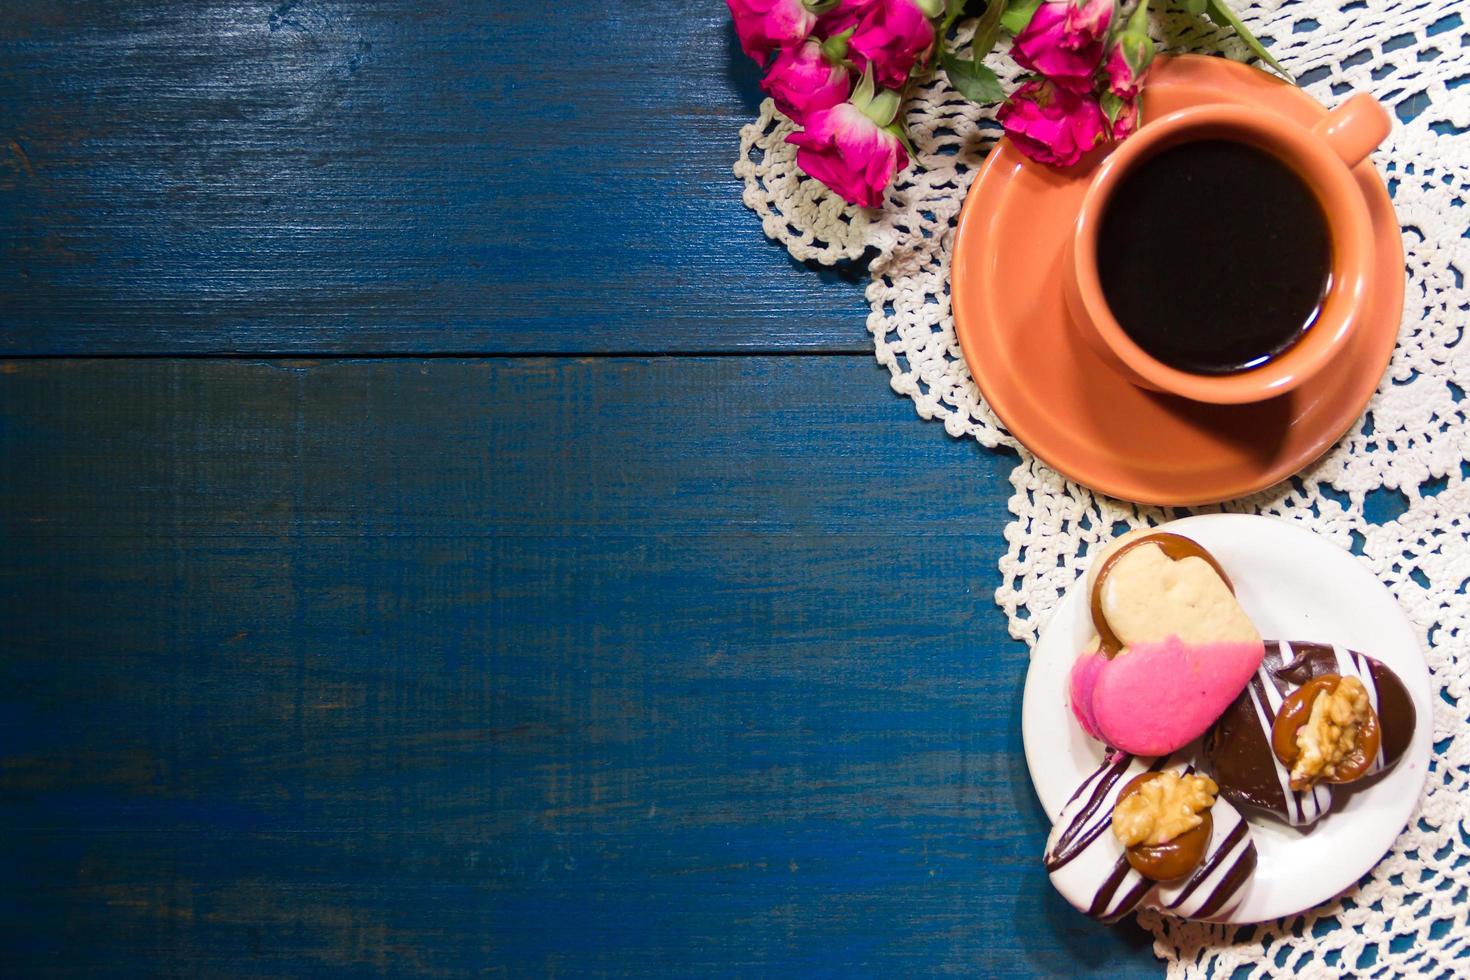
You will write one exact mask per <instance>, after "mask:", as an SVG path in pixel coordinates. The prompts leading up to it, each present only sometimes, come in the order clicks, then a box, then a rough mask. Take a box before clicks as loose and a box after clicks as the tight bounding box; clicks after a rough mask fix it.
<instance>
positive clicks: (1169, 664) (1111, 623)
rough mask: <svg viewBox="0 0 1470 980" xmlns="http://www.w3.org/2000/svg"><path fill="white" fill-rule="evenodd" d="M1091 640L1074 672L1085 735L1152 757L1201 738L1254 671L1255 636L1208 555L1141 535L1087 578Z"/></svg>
mask: <svg viewBox="0 0 1470 980" xmlns="http://www.w3.org/2000/svg"><path fill="white" fill-rule="evenodd" d="M1088 585H1089V593H1090V597H1091V603H1092V620H1093V624H1094V626H1095V627H1096V628H1097V632H1098V635H1097V637H1096V638H1095V639H1094V641H1093V643H1092V645H1091V646H1090V647H1089V649H1088V650H1086V651H1084V652H1083V654H1082V655H1081V656H1080V657H1079V658H1078V659H1077V662H1076V663H1075V664H1074V665H1073V667H1072V677H1071V684H1070V688H1071V702H1072V713H1073V714H1074V715H1075V716H1076V718H1077V723H1078V724H1079V725H1081V726H1082V730H1083V731H1085V732H1087V734H1088V735H1090V736H1092V737H1093V738H1096V739H1098V740H1100V741H1103V742H1106V743H1107V744H1109V745H1111V746H1113V747H1115V748H1118V749H1121V750H1123V751H1124V752H1128V753H1130V754H1133V755H1142V756H1159V755H1167V754H1169V753H1170V752H1174V751H1177V750H1178V749H1180V748H1183V747H1184V746H1185V745H1187V744H1188V743H1189V742H1192V741H1193V740H1194V739H1196V738H1198V737H1199V736H1200V735H1202V734H1204V732H1205V730H1206V729H1208V728H1209V727H1210V725H1211V724H1213V723H1214V721H1215V719H1216V718H1218V717H1220V714H1221V713H1222V712H1223V711H1224V710H1225V709H1226V708H1227V707H1228V706H1229V705H1230V703H1231V702H1232V701H1234V700H1235V698H1236V696H1237V695H1239V694H1240V692H1241V690H1242V689H1243V688H1244V687H1245V685H1246V683H1247V682H1248V681H1249V680H1250V679H1251V677H1252V676H1253V675H1254V674H1255V672H1256V668H1257V667H1259V666H1260V664H1261V657H1262V655H1263V654H1264V650H1265V648H1264V646H1263V644H1262V642H1261V637H1260V634H1259V633H1257V632H1256V628H1255V627H1254V626H1253V625H1252V624H1251V622H1250V620H1249V619H1248V618H1247V617H1246V615H1245V612H1244V610H1242V609H1241V608H1240V604H1239V603H1238V602H1236V601H1235V596H1234V594H1233V593H1232V591H1231V588H1230V583H1229V580H1228V579H1227V578H1226V577H1225V574H1224V572H1223V571H1222V570H1221V569H1220V566H1219V564H1218V563H1217V562H1216V561H1215V559H1214V558H1213V556H1211V555H1210V554H1209V552H1207V551H1205V550H1204V549H1203V548H1201V547H1200V546H1199V545H1198V544H1196V543H1195V542H1194V541H1191V540H1190V539H1188V538H1185V537H1182V536H1180V535H1177V534H1167V533H1160V532H1152V531H1144V532H1133V533H1132V534H1128V535H1124V536H1123V537H1121V538H1119V539H1118V540H1116V541H1114V542H1113V543H1112V544H1111V545H1109V546H1108V548H1106V549H1105V550H1104V551H1103V553H1102V554H1101V555H1099V556H1098V560H1097V561H1096V562H1094V563H1093V567H1092V570H1091V572H1090V573H1089V576H1088Z"/></svg>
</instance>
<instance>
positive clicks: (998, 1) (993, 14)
mask: <svg viewBox="0 0 1470 980" xmlns="http://www.w3.org/2000/svg"><path fill="white" fill-rule="evenodd" d="M1005 12H1006V0H990V2H989V3H987V4H986V5H985V13H983V14H981V15H980V21H979V22H978V23H977V24H976V25H975V40H974V41H973V42H972V43H971V44H970V49H971V52H972V53H971V57H973V58H974V59H975V64H976V65H979V64H980V62H982V61H984V60H985V56H986V55H988V54H990V51H991V49H992V48H994V47H995V41H996V38H997V37H999V35H1000V19H1001V17H1002V16H1003V15H1004V14H1005ZM990 75H991V77H992V78H993V77H995V72H991V73H990Z"/></svg>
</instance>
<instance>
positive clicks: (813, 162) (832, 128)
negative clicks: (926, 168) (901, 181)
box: [786, 102, 909, 208]
mask: <svg viewBox="0 0 1470 980" xmlns="http://www.w3.org/2000/svg"><path fill="white" fill-rule="evenodd" d="M786 142H788V143H792V144H794V145H795V146H797V147H798V150H797V153H796V165H797V166H799V167H800V168H801V169H802V170H804V171H805V172H806V173H808V174H810V175H811V176H813V177H815V178H816V179H817V180H820V181H821V182H822V183H824V184H826V185H827V186H828V187H830V188H832V189H833V190H834V191H836V192H837V193H838V194H841V195H842V197H843V198H844V199H846V200H848V201H850V202H851V203H853V204H858V205H861V206H862V207H865V208H875V207H877V206H878V205H880V204H882V203H883V191H884V189H885V188H886V187H887V186H888V183H889V181H891V180H892V179H893V175H894V174H896V173H898V172H899V171H900V170H902V169H904V168H905V167H907V166H908V165H909V155H908V154H907V153H906V152H904V148H903V144H902V143H900V142H899V141H898V137H897V136H895V135H893V134H892V133H890V132H888V131H887V130H886V129H884V128H882V127H881V126H879V125H878V124H877V123H875V122H873V120H871V119H869V118H868V117H867V116H865V115H864V114H863V111H862V110H861V109H859V108H858V107H857V106H855V105H853V104H852V103H851V102H841V103H838V104H837V105H835V106H833V107H832V108H830V109H821V110H819V111H817V112H814V113H812V115H811V117H810V118H809V119H808V120H807V124H806V129H805V130H803V131H801V132H797V133H792V134H791V135H790V136H788V137H786Z"/></svg>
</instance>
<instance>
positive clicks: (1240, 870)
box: [1194, 844, 1256, 919]
mask: <svg viewBox="0 0 1470 980" xmlns="http://www.w3.org/2000/svg"><path fill="white" fill-rule="evenodd" d="M1255 870H1256V847H1255V844H1249V845H1247V846H1246V849H1245V853H1244V854H1242V855H1241V856H1240V860H1239V861H1237V862H1236V863H1235V866H1234V867H1232V868H1231V869H1230V873H1229V874H1227V875H1226V876H1225V877H1224V878H1223V879H1222V880H1221V881H1220V883H1219V884H1218V885H1216V886H1215V890H1214V891H1213V892H1211V893H1210V897H1209V899H1207V900H1206V901H1205V903H1204V904H1203V905H1201V906H1200V907H1199V911H1197V912H1195V913H1194V914H1195V916H1196V917H1198V918H1201V919H1207V918H1209V917H1210V916H1212V915H1214V914H1215V913H1216V912H1219V911H1220V909H1222V908H1223V907H1224V906H1225V903H1226V902H1228V901H1229V900H1230V896H1231V895H1234V894H1235V893H1236V892H1237V891H1239V890H1240V888H1241V886H1242V885H1244V884H1245V881H1246V879H1247V878H1249V877H1250V876H1251V873H1252V872H1254V871H1255Z"/></svg>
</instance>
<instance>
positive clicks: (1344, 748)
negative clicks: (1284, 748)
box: [1291, 677, 1373, 789]
mask: <svg viewBox="0 0 1470 980" xmlns="http://www.w3.org/2000/svg"><path fill="white" fill-rule="evenodd" d="M1372 712H1373V706H1372V704H1371V703H1370V702H1369V701H1368V689H1367V688H1365V687H1364V686H1363V682H1362V681H1360V680H1358V679H1357V678H1356V677H1344V678H1342V680H1340V681H1338V683H1337V687H1336V688H1335V689H1333V690H1332V691H1323V692H1322V693H1320V694H1318V695H1317V698H1316V700H1315V701H1313V702H1312V712H1311V714H1310V715H1308V716H1307V720H1306V722H1305V723H1304V724H1303V725H1302V727H1301V728H1299V729H1297V732H1296V746H1297V756H1296V762H1295V763H1294V764H1293V765H1292V767H1291V785H1292V788H1293V789H1296V788H1297V787H1298V786H1307V785H1310V784H1311V783H1314V782H1316V781H1318V780H1319V779H1326V780H1328V781H1331V780H1334V779H1336V778H1337V777H1338V775H1339V773H1338V767H1339V766H1341V765H1342V763H1343V762H1344V760H1347V759H1348V758H1349V757H1350V756H1353V754H1354V750H1356V749H1357V748H1358V740H1359V733H1360V732H1361V730H1362V729H1363V728H1364V727H1365V726H1366V725H1367V723H1368V719H1369V716H1370V715H1371V714H1372Z"/></svg>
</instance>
